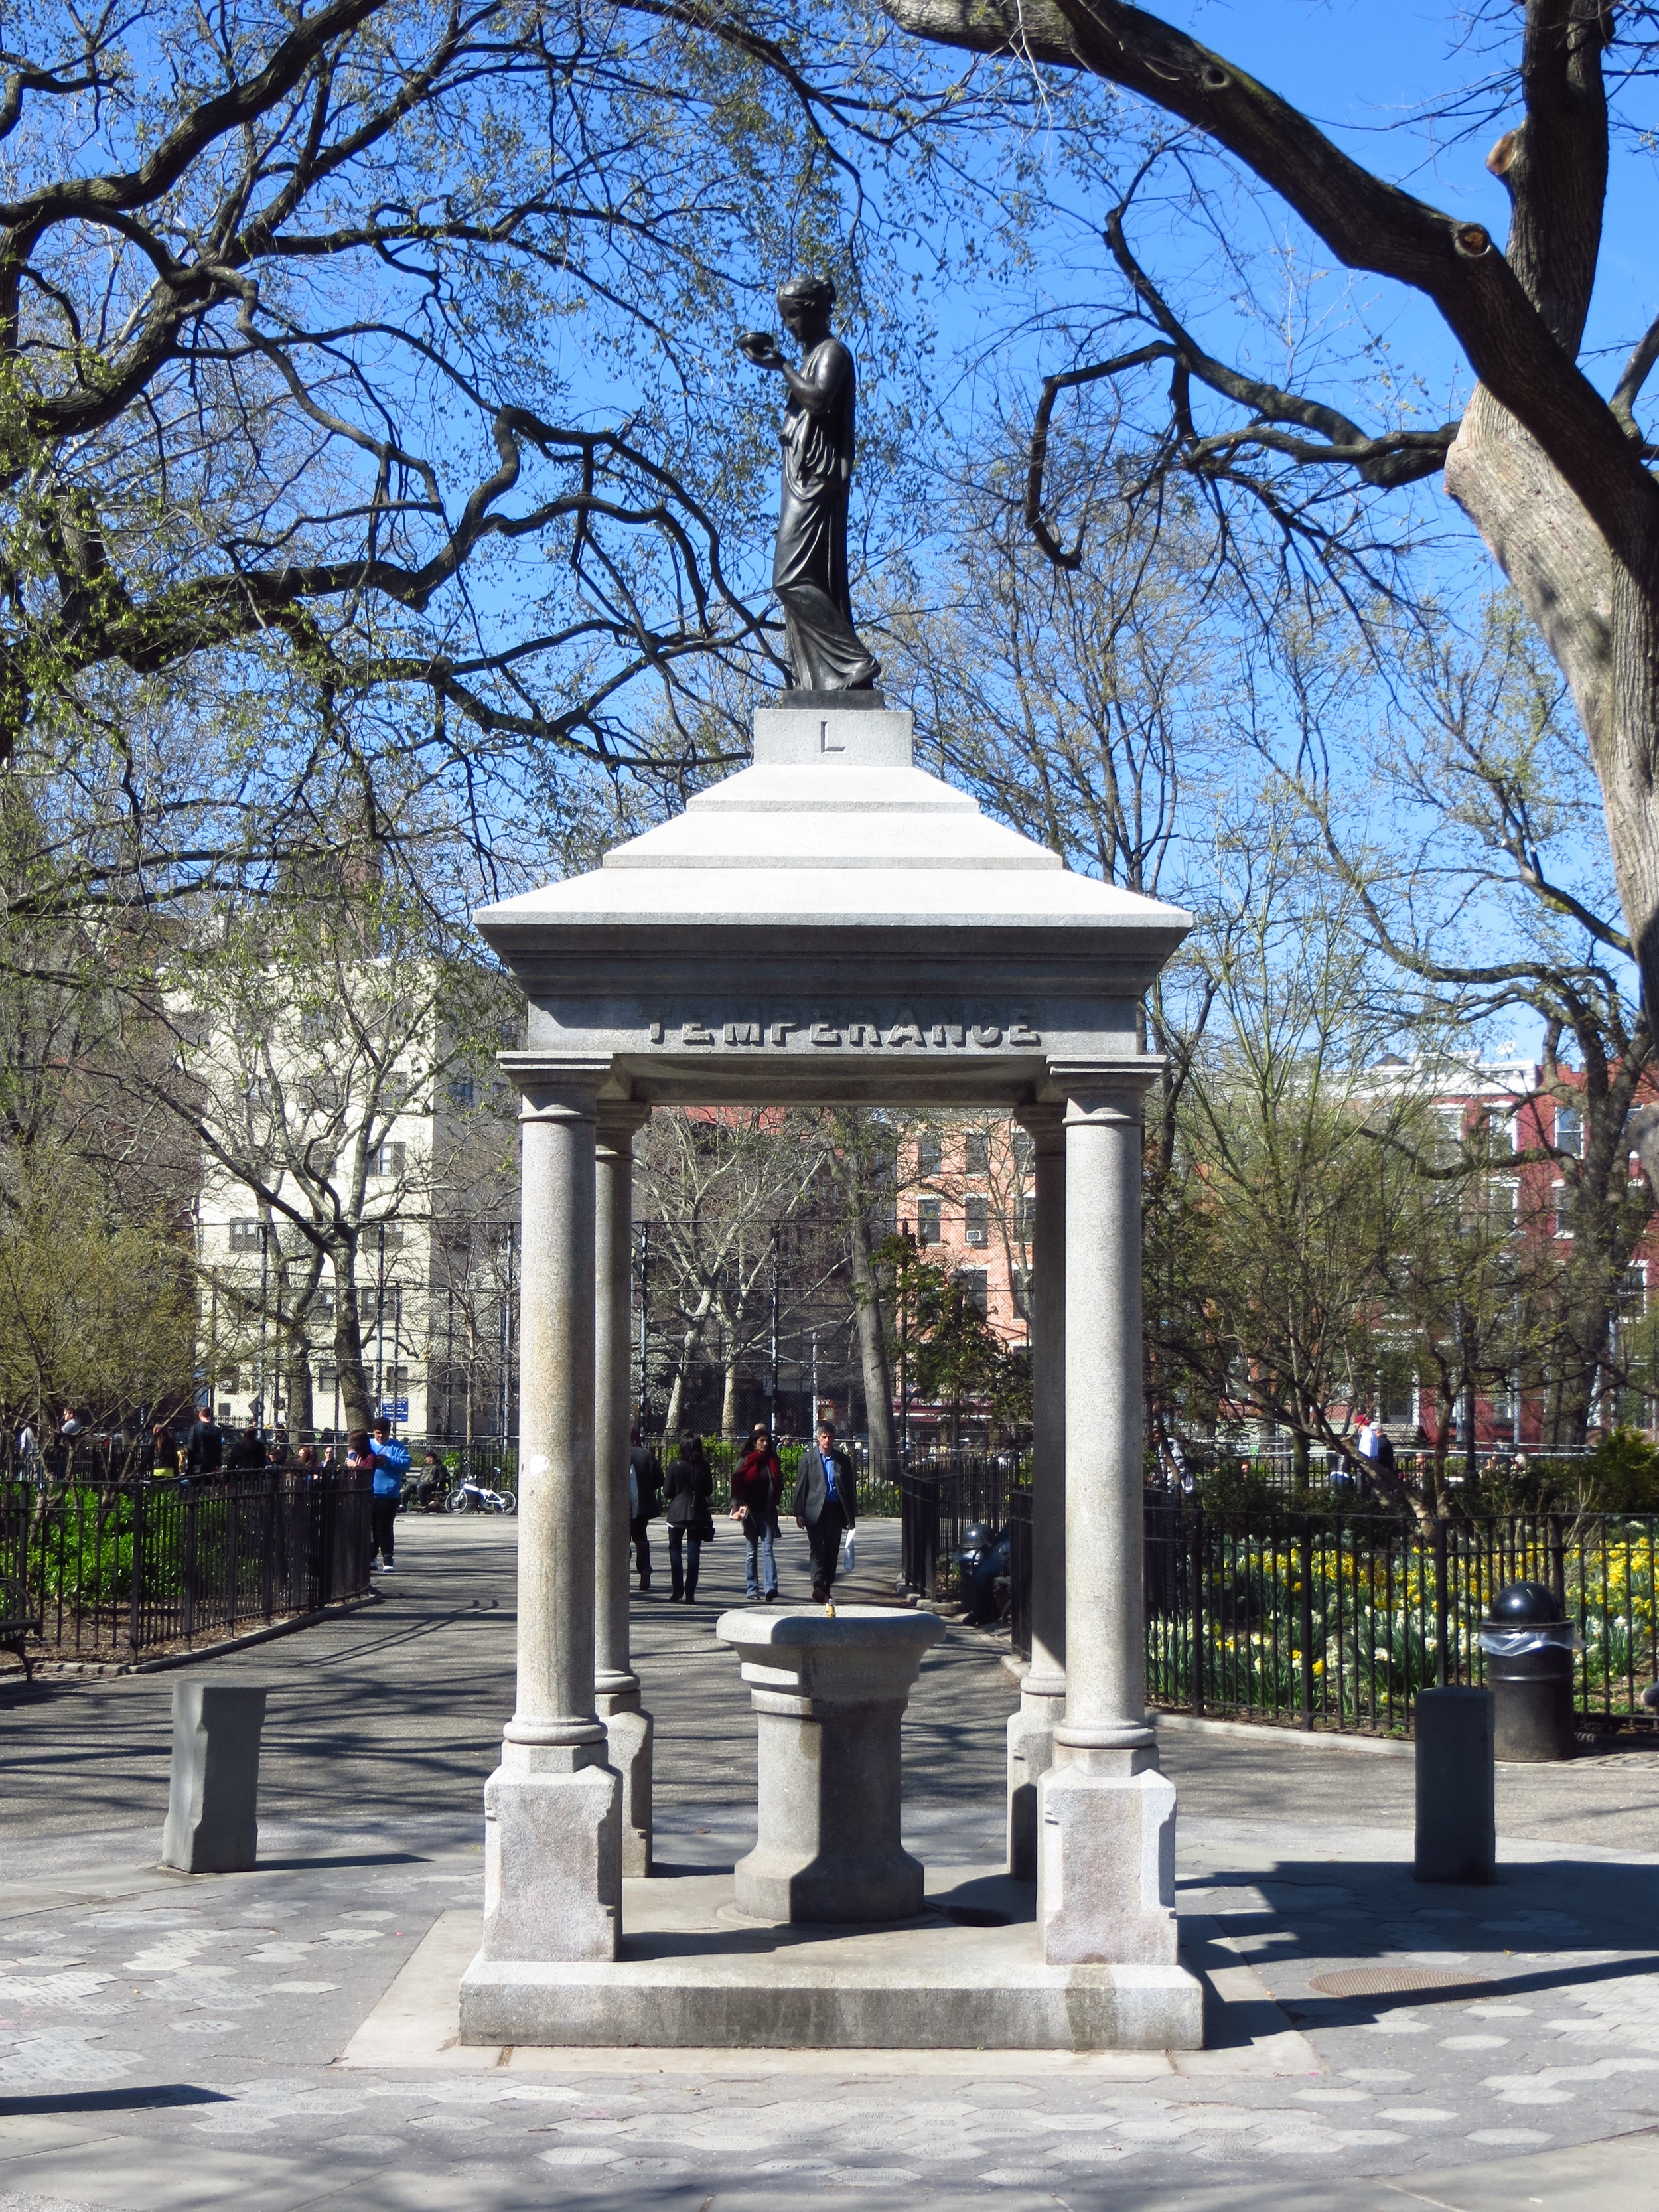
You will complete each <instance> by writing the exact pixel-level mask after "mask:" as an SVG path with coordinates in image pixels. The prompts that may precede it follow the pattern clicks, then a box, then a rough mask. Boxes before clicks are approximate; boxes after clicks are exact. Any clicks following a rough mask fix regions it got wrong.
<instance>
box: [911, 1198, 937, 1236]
mask: <svg viewBox="0 0 1659 2212" xmlns="http://www.w3.org/2000/svg"><path fill="white" fill-rule="evenodd" d="M916 1242H917V1243H918V1244H937V1243H939V1200H938V1199H936V1198H924V1199H923V1200H921V1202H920V1203H919V1204H918V1206H917V1207H916Z"/></svg>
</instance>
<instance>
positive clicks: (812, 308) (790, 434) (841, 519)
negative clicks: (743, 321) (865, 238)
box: [738, 276, 881, 691]
mask: <svg viewBox="0 0 1659 2212" xmlns="http://www.w3.org/2000/svg"><path fill="white" fill-rule="evenodd" d="M835 301H836V288H835V286H834V285H833V284H831V283H829V281H828V279H827V278H824V277H817V276H792V277H791V278H790V279H789V282H788V283H787V284H780V285H779V287H778V311H779V313H781V315H782V317H783V320H784V326H785V328H786V329H787V331H789V333H790V335H791V336H792V337H793V338H794V339H795V341H796V343H798V344H799V347H800V349H801V358H800V366H799V368H791V367H790V365H789V363H788V362H787V361H786V360H785V359H784V357H783V356H782V355H781V353H780V352H779V350H778V342H777V340H776V339H775V337H773V336H772V334H771V332H770V331H744V335H743V336H742V337H740V338H739V339H738V345H739V347H740V348H741V349H742V350H743V351H744V353H745V354H746V355H747V356H748V357H749V359H750V361H752V362H755V364H756V365H757V367H758V368H772V369H775V370H776V371H777V372H778V374H780V375H781V377H782V379H783V380H784V384H785V386H787V390H788V393H789V400H788V404H787V407H786V408H785V410H784V416H783V427H782V428H781V430H780V431H779V433H778V437H779V441H780V443H781V445H782V447H783V495H782V499H781V502H780V506H779V510H778V550H777V555H776V557H775V560H774V562H773V564H772V590H773V592H774V593H775V596H776V598H777V599H778V600H779V602H780V603H781V605H782V608H783V625H784V651H785V654H786V656H787V659H788V662H789V673H790V676H791V678H792V679H793V686H794V688H795V689H796V690H801V691H868V690H872V689H873V687H874V684H875V681H876V678H877V677H878V676H879V675H880V673H881V664H880V662H879V661H878V660H877V659H874V658H873V657H872V654H870V653H868V652H866V649H865V647H864V646H863V645H862V643H861V642H860V639H859V635H858V633H857V631H856V630H855V629H854V628H853V610H852V601H851V596H850V594H849V592H848V583H847V500H848V489H849V488H850V486H851V483H852V481H853V414H854V401H855V399H856V396H857V388H858V379H857V374H856V373H855V371H854V367H853V356H852V355H851V354H850V353H848V350H847V348H846V347H845V346H844V345H842V343H841V341H840V339H839V338H834V337H830V335H829V310H830V308H831V307H833V306H834V305H835Z"/></svg>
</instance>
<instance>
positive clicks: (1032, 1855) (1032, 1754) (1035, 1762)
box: [1008, 1679, 1066, 1881]
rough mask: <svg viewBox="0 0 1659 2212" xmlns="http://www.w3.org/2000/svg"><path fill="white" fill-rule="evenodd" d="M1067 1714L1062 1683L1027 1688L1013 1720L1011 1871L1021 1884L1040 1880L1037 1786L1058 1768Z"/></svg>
mask: <svg viewBox="0 0 1659 2212" xmlns="http://www.w3.org/2000/svg"><path fill="white" fill-rule="evenodd" d="M1065 1712H1066V1685H1065V1682H1064V1680H1063V1679H1062V1680H1061V1681H1060V1685H1059V1687H1058V1688H1057V1689H1056V1690H1054V1692H1048V1691H1045V1690H1037V1691H1033V1690H1032V1689H1031V1688H1030V1685H1029V1682H1028V1683H1027V1684H1026V1685H1024V1686H1022V1688H1021V1690H1020V1693H1019V1705H1018V1710H1017V1711H1014V1712H1012V1713H1010V1714H1009V1716H1008V1871H1009V1873H1010V1874H1011V1875H1012V1876H1013V1878H1014V1880H1015V1881H1036V1878H1037V1785H1038V1784H1039V1783H1040V1782H1041V1781H1042V1778H1043V1776H1044V1775H1045V1774H1046V1773H1047V1772H1048V1769H1049V1768H1050V1767H1051V1766H1052V1765H1054V1729H1055V1728H1056V1727H1057V1726H1058V1725H1059V1723H1060V1721H1061V1720H1062V1719H1063V1718H1064V1717H1065Z"/></svg>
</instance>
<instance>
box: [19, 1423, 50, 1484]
mask: <svg viewBox="0 0 1659 2212" xmlns="http://www.w3.org/2000/svg"><path fill="white" fill-rule="evenodd" d="M17 1473H18V1477H19V1479H20V1480H21V1481H24V1482H32V1483H33V1485H34V1486H35V1488H36V1489H37V1490H38V1491H39V1492H40V1494H41V1496H42V1497H43V1498H44V1497H45V1495H46V1454H45V1453H44V1452H43V1451H42V1450H41V1449H40V1437H38V1436H36V1434H35V1432H34V1424H33V1421H31V1420H27V1419H25V1421H24V1423H23V1425H22V1427H21V1429H19V1431H17Z"/></svg>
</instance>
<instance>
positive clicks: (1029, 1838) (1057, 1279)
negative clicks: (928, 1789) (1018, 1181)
mask: <svg viewBox="0 0 1659 2212" xmlns="http://www.w3.org/2000/svg"><path fill="white" fill-rule="evenodd" d="M1015 1118H1016V1120H1017V1121H1018V1123H1019V1125H1020V1127H1022V1128H1023V1129H1024V1130H1025V1132H1026V1133H1027V1134H1028V1135H1029V1136H1030V1139H1031V1145H1032V1152H1033V1158H1032V1166H1033V1170H1034V1171H1035V1176H1036V1221H1035V1224H1034V1225H1033V1235H1032V1238H1031V1273H1030V1282H1029V1285H1028V1304H1027V1311H1028V1316H1029V1323H1030V1335H1031V1394H1032V1421H1031V1505H1030V1510H1031V1522H1030V1551H1031V1663H1030V1667H1029V1668H1028V1669H1027V1670H1026V1674H1025V1679H1024V1681H1023V1682H1022V1683H1021V1685H1020V1691H1019V1707H1018V1711H1015V1712H1013V1713H1012V1714H1010V1716H1009V1718H1008V1871H1009V1873H1010V1874H1012V1875H1013V1876H1014V1877H1015V1878H1016V1880H1018V1881H1036V1871H1037V1802H1036V1801H1037V1784H1039V1782H1040V1781H1041V1780H1042V1777H1043V1776H1044V1775H1045V1774H1046V1773H1047V1772H1048V1769H1049V1767H1050V1766H1051V1765H1053V1764H1054V1729H1055V1726H1056V1724H1057V1723H1058V1722H1059V1720H1060V1717H1061V1712H1062V1710H1063V1708H1064V1705H1065V1700H1066V1129H1065V1118H1066V1117H1065V1109H1063V1108H1062V1107H1059V1106H1027V1107H1024V1108H1022V1109H1021V1110H1020V1111H1019V1113H1018V1115H1016V1117H1015Z"/></svg>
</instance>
